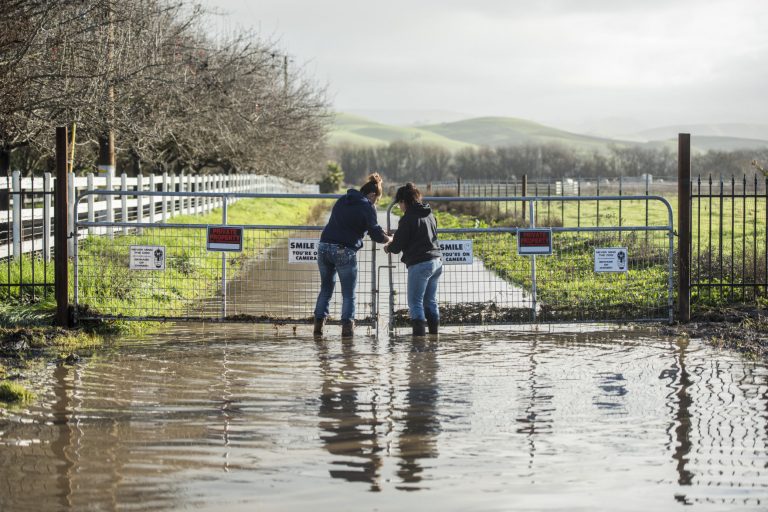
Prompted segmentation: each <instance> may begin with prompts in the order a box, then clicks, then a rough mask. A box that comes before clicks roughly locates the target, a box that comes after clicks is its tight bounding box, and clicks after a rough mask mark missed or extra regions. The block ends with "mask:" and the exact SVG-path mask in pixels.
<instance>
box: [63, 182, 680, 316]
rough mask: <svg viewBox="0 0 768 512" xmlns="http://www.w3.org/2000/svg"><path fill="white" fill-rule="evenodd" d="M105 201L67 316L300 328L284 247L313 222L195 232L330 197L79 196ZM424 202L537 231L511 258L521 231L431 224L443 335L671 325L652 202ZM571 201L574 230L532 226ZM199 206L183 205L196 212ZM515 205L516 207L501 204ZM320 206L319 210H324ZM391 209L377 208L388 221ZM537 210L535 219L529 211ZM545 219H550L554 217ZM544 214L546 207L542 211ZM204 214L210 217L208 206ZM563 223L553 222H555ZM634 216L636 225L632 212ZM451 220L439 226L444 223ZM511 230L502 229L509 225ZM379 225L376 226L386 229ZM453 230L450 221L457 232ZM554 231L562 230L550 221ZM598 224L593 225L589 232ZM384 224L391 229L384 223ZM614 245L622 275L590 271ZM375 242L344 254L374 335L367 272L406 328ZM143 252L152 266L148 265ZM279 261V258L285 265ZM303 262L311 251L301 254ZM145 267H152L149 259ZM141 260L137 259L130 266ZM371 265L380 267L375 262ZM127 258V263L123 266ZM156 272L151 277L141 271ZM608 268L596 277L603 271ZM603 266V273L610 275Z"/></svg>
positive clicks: (401, 291) (92, 225)
mask: <svg viewBox="0 0 768 512" xmlns="http://www.w3.org/2000/svg"><path fill="white" fill-rule="evenodd" d="M94 195H95V196H99V195H100V196H105V197H106V196H119V197H120V198H121V201H123V200H124V201H125V202H126V208H124V209H123V211H124V212H127V213H126V214H124V215H122V218H121V219H120V221H119V222H116V221H111V220H110V221H108V220H102V219H96V218H92V219H88V220H87V221H84V220H82V219H75V224H74V225H75V229H74V233H75V234H76V235H74V236H76V237H77V240H78V243H77V244H74V245H75V255H74V256H75V266H74V278H75V279H74V302H75V306H76V307H75V310H76V317H77V318H78V319H81V320H82V319H93V318H104V319H125V320H160V321H163V320H174V321H179V320H204V321H242V322H254V323H268V324H274V325H283V324H294V325H295V324H304V323H310V322H311V321H312V317H313V312H314V304H315V300H316V297H317V293H318V291H319V287H320V276H319V272H318V271H317V265H316V263H315V261H314V260H313V258H311V257H308V258H307V259H306V260H302V259H300V258H299V259H297V258H296V257H295V254H296V253H295V252H294V250H293V249H292V248H291V244H293V245H296V246H298V247H311V246H312V242H313V241H316V240H317V239H318V238H319V236H320V232H321V231H322V226H306V225H255V224H247V223H246V224H243V223H241V224H239V226H238V227H240V228H242V240H241V244H242V247H241V250H239V251H237V252H218V251H211V250H209V247H208V244H207V242H208V238H207V234H208V228H209V227H211V226H219V227H222V226H228V227H231V226H232V223H231V222H230V219H229V218H228V209H229V208H230V207H231V206H232V204H233V203H235V202H236V201H238V200H240V199H261V200H267V201H278V200H299V199H303V200H313V201H321V200H335V199H337V198H338V197H340V196H338V195H331V194H248V193H193V192H173V193H171V192H147V191H142V192H137V191H128V192H125V191H113V192H108V191H103V190H99V191H89V192H85V193H82V194H80V196H79V197H78V202H79V201H82V200H84V199H86V198H89V197H91V196H94ZM426 200H427V201H429V202H430V203H432V204H433V205H435V206H438V205H444V206H447V207H449V208H448V209H449V210H455V209H456V207H457V205H467V204H472V203H474V204H477V205H482V204H486V205H491V208H490V210H492V211H496V212H500V211H507V210H512V211H515V212H517V211H525V212H527V220H526V221H525V222H526V224H525V227H533V226H536V225H537V224H539V225H540V224H544V225H545V226H546V228H547V229H548V230H551V240H552V254H551V255H550V256H521V255H518V254H517V250H516V244H517V240H518V238H519V237H520V233H521V232H522V230H523V229H524V226H523V225H522V224H521V223H520V222H519V220H520V219H516V221H518V222H517V225H507V226H498V225H496V226H486V225H483V222H482V221H481V219H482V216H475V217H472V216H466V215H465V216H463V217H462V216H458V217H447V216H446V217H441V225H440V229H439V237H440V239H441V241H442V242H444V243H447V244H449V245H448V246H447V248H446V251H447V252H446V253H445V254H444V259H445V263H446V266H445V270H444V274H443V278H442V281H441V285H440V291H439V301H440V307H441V322H442V323H443V324H445V325H504V324H519V323H531V322H616V321H643V320H669V321H671V320H672V314H673V309H672V305H673V302H672V301H673V290H672V275H673V270H674V269H673V250H674V238H673V237H674V234H673V227H672V210H671V207H670V206H669V203H668V202H667V201H666V200H665V199H664V198H662V197H659V196H599V197H598V196H581V197H563V196H553V197H550V196H547V197H489V198H486V197H474V198H456V197H429V198H426ZM166 201H188V202H190V203H194V206H195V207H194V208H189V209H187V211H191V212H196V211H203V212H205V211H210V210H211V209H213V208H220V216H219V215H218V213H216V215H217V216H216V218H215V219H214V220H210V219H208V222H206V223H203V222H201V221H200V219H201V218H202V217H199V216H194V215H189V216H186V217H181V218H178V219H175V220H174V219H170V220H168V221H167V222H165V223H154V222H145V221H146V220H147V219H151V218H153V217H154V215H153V212H155V213H156V212H157V211H159V210H160V209H161V208H165V207H166V206H167V205H164V203H165V202H166ZM550 202H555V203H561V204H560V206H561V208H560V211H562V212H567V208H566V207H565V206H564V204H573V205H574V207H575V208H577V209H578V210H579V212H580V214H579V217H578V218H579V221H578V225H577V226H568V225H567V224H568V223H567V222H565V223H563V222H560V223H556V222H551V219H544V217H543V213H542V212H544V211H545V209H544V208H539V206H540V205H545V204H548V203H550ZM636 202H642V203H647V202H654V203H657V204H658V206H659V211H660V212H661V213H660V217H659V218H661V217H663V220H662V221H659V222H656V221H653V215H652V216H651V220H652V222H649V223H644V225H635V224H636V223H632V222H625V221H626V220H627V219H626V218H622V213H621V212H622V211H624V212H627V211H629V210H631V209H632V208H633V206H635V203H636ZM201 203H202V204H203V205H204V207H203V208H197V206H199V205H200V204H201ZM515 203H522V205H519V204H518V205H516V206H520V208H506V207H504V206H507V205H510V204H511V205H515ZM611 203H615V204H618V205H619V208H618V209H617V211H618V212H619V217H618V221H617V222H613V223H612V225H606V222H605V219H606V218H610V215H612V214H611V213H610V212H611V208H610V205H611ZM601 204H602V212H603V213H602V216H603V217H602V221H600V220H599V215H598V222H595V223H594V224H595V225H588V224H589V222H587V221H586V220H585V217H584V215H583V213H581V212H583V211H584V210H587V209H590V208H592V207H593V205H594V207H595V208H596V210H597V211H598V212H599V211H600V208H601ZM329 206H330V204H329ZM393 207H394V205H392V206H390V207H389V210H388V212H387V213H388V216H387V218H388V219H390V218H391V217H390V215H389V214H390V213H391V212H392V209H393ZM540 210H541V211H540ZM554 210H556V209H554ZM546 211H547V212H549V211H550V208H546ZM214 212H218V210H214ZM563 215H564V217H565V213H564V214H563ZM646 217H647V215H646ZM448 218H456V219H459V220H458V221H456V225H454V226H447V225H446V224H445V222H446V219H448ZM513 220H514V219H513ZM387 222H388V224H389V223H390V221H389V220H388V221H387ZM462 222H463V223H464V224H462ZM563 224H566V225H563ZM600 224H601V225H600ZM388 227H391V226H388ZM464 244H467V245H471V246H472V251H471V261H468V260H467V258H466V257H464V259H463V261H462V257H459V258H453V257H451V256H450V255H449V254H448V253H450V251H453V250H455V248H456V247H460V248H463V247H465V245H464ZM617 248H619V249H623V250H624V253H625V254H626V256H627V260H626V268H625V269H623V270H622V271H608V272H601V271H597V270H596V267H595V258H596V255H597V254H599V252H600V251H604V250H611V249H614V250H615V249H617ZM379 249H380V246H378V247H377V244H375V243H374V242H372V241H370V240H366V241H365V243H364V246H363V248H362V249H361V250H360V251H359V253H358V268H359V272H358V283H357V293H356V296H357V312H358V314H357V321H358V323H359V324H361V325H369V326H377V325H378V322H379V302H381V301H380V300H379V297H378V288H379V286H378V285H379V279H380V277H382V276H381V269H382V268H384V269H386V272H387V273H386V274H385V275H386V276H387V277H388V278H389V279H388V280H387V281H388V284H389V286H388V290H385V293H388V301H387V298H384V300H385V301H387V302H388V305H389V307H388V308H387V307H385V308H384V311H387V312H388V315H387V316H388V318H387V319H386V321H387V323H388V325H389V326H390V327H391V328H394V327H397V326H401V325H407V323H408V314H407V301H406V293H405V291H406V286H407V282H406V281H407V274H406V269H405V266H404V265H403V264H402V263H400V262H398V261H397V258H396V257H392V256H390V257H389V260H388V264H386V262H385V263H384V264H383V265H381V266H380V267H377V253H378V250H379ZM155 254H157V255H158V256H155ZM292 255H293V256H292ZM310 256H311V255H310ZM154 257H158V258H160V260H161V261H160V260H158V261H155V260H153V258H154ZM142 258H143V259H142ZM379 258H380V259H379V262H381V260H382V259H384V260H386V258H381V256H379ZM137 262H138V263H137ZM155 264H156V267H155V266H153V265H155ZM609 270H610V269H609ZM614 270H615V269H614ZM340 310H341V294H340V293H338V292H337V293H335V294H334V299H333V302H332V304H331V318H330V321H331V323H333V322H334V321H336V322H337V321H338V319H339V315H340Z"/></svg>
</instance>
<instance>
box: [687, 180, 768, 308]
mask: <svg viewBox="0 0 768 512" xmlns="http://www.w3.org/2000/svg"><path fill="white" fill-rule="evenodd" d="M767 204H768V178H766V177H764V176H762V175H759V174H754V175H746V174H744V175H742V176H730V177H726V176H712V175H709V176H697V177H695V178H694V179H692V180H691V233H690V236H691V239H690V240H691V262H690V288H691V306H692V307H693V308H695V307H696V306H697V305H722V304H734V303H744V302H751V301H755V300H756V299H757V298H758V297H764V296H766V295H768V260H767V259H766V254H767V253H768V238H766V226H768V207H767Z"/></svg>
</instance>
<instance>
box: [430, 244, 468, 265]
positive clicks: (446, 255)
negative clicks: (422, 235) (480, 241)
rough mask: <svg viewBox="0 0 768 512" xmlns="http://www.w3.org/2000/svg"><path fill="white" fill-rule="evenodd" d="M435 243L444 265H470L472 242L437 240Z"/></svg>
mask: <svg viewBox="0 0 768 512" xmlns="http://www.w3.org/2000/svg"><path fill="white" fill-rule="evenodd" d="M437 243H438V244H439V245H440V252H442V253H443V263H445V264H446V265H471V264H472V240H439V241H438V242H437Z"/></svg>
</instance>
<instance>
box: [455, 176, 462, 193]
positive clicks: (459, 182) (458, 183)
mask: <svg viewBox="0 0 768 512" xmlns="http://www.w3.org/2000/svg"><path fill="white" fill-rule="evenodd" d="M456 197H461V176H459V177H458V178H456Z"/></svg>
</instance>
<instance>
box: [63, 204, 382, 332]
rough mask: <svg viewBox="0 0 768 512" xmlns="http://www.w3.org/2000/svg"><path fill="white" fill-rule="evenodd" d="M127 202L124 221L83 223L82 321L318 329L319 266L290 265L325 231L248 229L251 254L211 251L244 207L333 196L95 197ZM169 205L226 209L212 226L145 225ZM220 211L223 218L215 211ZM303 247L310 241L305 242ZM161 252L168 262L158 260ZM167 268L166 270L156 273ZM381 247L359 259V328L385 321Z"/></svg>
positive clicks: (78, 280)
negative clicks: (293, 247) (378, 287)
mask: <svg viewBox="0 0 768 512" xmlns="http://www.w3.org/2000/svg"><path fill="white" fill-rule="evenodd" d="M92 195H102V196H108V195H112V196H121V197H122V198H125V199H126V201H127V209H126V211H127V212H128V214H127V215H125V217H126V218H123V219H121V221H120V222H114V221H106V220H103V221H102V220H89V221H82V220H77V221H76V225H75V233H78V238H79V243H77V244H76V251H75V262H76V265H75V281H74V282H75V284H74V301H75V306H76V307H75V309H76V312H77V313H76V314H77V318H78V319H79V320H83V319H95V318H102V319H124V320H158V321H165V320H174V321H180V320H192V321H241V322H254V323H268V324H273V325H276V326H277V325H284V324H301V323H310V322H311V321H312V317H313V312H314V306H315V300H316V298H317V294H318V291H319V289H320V276H319V272H318V270H317V264H316V262H315V261H311V258H309V261H302V260H301V259H298V260H296V258H294V261H289V260H290V255H291V251H290V250H289V244H290V243H291V241H296V240H299V241H304V242H303V243H304V245H305V246H306V242H308V241H316V240H317V239H318V238H319V237H320V232H321V231H322V229H323V227H322V226H304V225H255V224H240V225H239V226H237V227H240V228H242V240H241V243H242V248H241V250H239V251H234V252H219V251H218V250H208V249H209V247H208V244H207V241H208V240H207V233H208V228H209V227H211V226H219V227H221V226H228V227H232V225H231V223H230V222H229V219H228V209H230V207H231V206H232V205H233V203H235V202H236V201H238V200H241V199H261V200H267V201H276V200H282V199H287V200H296V199H302V200H307V199H308V200H315V201H320V200H334V199H337V198H338V197H340V196H338V195H331V194H249V193H192V192H175V193H170V192H136V191H130V192H119V191H114V192H111V193H110V192H107V191H102V190H99V191H93V192H85V193H83V194H81V195H80V196H79V198H78V202H79V201H82V200H83V199H84V198H87V197H89V196H92ZM166 201H189V202H192V203H193V204H192V208H190V210H191V211H192V212H195V211H198V209H197V208H196V206H197V205H198V204H200V202H204V203H205V204H206V208H203V209H202V210H203V211H207V210H210V209H212V208H220V210H221V216H220V218H217V220H216V221H213V222H209V223H200V222H196V219H199V216H194V215H188V216H184V217H181V218H180V219H179V220H177V221H174V220H173V219H170V220H169V221H168V222H166V223H151V222H145V220H146V219H148V218H149V217H150V209H158V210H159V209H160V208H164V206H163V204H162V203H163V202H166ZM213 212H214V213H215V212H218V210H213ZM299 243H302V242H299ZM155 251H159V252H157V254H158V258H160V257H162V261H161V260H158V261H157V262H155V261H154V259H153V258H154V257H155V256H154V254H155ZM155 263H157V265H156V267H155V266H154V265H155ZM375 265H376V251H375V244H374V243H373V242H371V241H366V242H365V244H364V247H363V248H362V249H361V250H360V251H359V252H358V282H357V293H356V296H357V323H358V324H361V325H373V323H374V320H375V317H376V297H375V287H374V285H375V278H374V276H375ZM340 311H341V293H340V289H337V293H335V294H334V298H333V301H332V302H331V311H330V313H331V316H330V318H329V323H334V322H338V320H339V317H340Z"/></svg>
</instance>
